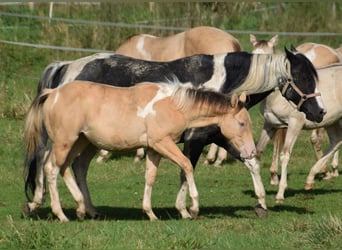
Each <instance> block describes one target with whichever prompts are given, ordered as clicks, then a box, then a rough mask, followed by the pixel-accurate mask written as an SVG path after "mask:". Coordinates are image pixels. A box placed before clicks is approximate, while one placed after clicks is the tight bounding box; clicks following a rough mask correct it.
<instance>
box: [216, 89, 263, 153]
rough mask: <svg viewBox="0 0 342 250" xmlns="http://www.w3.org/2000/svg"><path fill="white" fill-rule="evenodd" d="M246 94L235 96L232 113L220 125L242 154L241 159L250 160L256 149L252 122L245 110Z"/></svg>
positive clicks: (231, 104)
mask: <svg viewBox="0 0 342 250" xmlns="http://www.w3.org/2000/svg"><path fill="white" fill-rule="evenodd" d="M245 103H246V94H245V93H242V94H241V95H240V96H239V97H238V96H237V95H235V94H234V95H233V96H232V98H231V100H230V106H231V112H229V113H227V114H226V115H224V116H223V119H222V120H221V122H220V123H219V124H218V125H219V127H220V129H221V133H222V134H223V135H224V136H225V137H226V138H227V139H228V140H229V141H230V143H231V144H232V145H233V146H234V147H235V148H236V149H237V150H238V151H239V152H240V157H241V158H243V159H250V158H252V157H253V156H254V155H255V152H256V149H255V144H254V140H253V133H252V122H251V119H250V116H249V113H248V111H247V109H246V108H245Z"/></svg>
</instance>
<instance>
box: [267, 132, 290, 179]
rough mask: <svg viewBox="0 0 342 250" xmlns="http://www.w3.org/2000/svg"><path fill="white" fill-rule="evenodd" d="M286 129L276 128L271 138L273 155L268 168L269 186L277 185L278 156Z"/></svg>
mask: <svg viewBox="0 0 342 250" xmlns="http://www.w3.org/2000/svg"><path fill="white" fill-rule="evenodd" d="M286 132H287V128H278V129H277V130H276V132H275V135H274V136H273V155H272V164H271V167H270V173H271V182H270V183H271V185H278V184H279V178H278V167H279V154H280V151H281V149H282V147H283V146H284V141H285V136H286Z"/></svg>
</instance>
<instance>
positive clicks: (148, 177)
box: [143, 149, 161, 221]
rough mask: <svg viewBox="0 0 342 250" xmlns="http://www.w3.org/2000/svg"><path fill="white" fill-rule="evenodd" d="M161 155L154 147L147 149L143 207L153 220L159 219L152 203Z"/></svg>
mask: <svg viewBox="0 0 342 250" xmlns="http://www.w3.org/2000/svg"><path fill="white" fill-rule="evenodd" d="M160 159H161V155H160V154H158V153H157V152H156V151H154V150H152V149H148V150H147V154H146V172H145V190H144V198H143V209H144V211H145V213H146V214H147V216H148V217H149V218H150V220H151V221H155V220H158V218H157V216H156V215H155V214H154V213H153V210H152V205H151V196H152V186H153V184H154V182H155V180H156V176H157V168H158V165H159V162H160Z"/></svg>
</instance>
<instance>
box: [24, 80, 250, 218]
mask: <svg viewBox="0 0 342 250" xmlns="http://www.w3.org/2000/svg"><path fill="white" fill-rule="evenodd" d="M245 102H246V95H245V94H244V93H243V94H241V96H240V97H239V98H238V97H237V96H236V95H233V96H232V97H231V98H228V97H227V96H225V95H224V94H222V93H219V92H216V91H212V90H206V89H205V88H199V89H192V88H189V87H184V86H180V85H176V84H175V85H170V84H158V85H157V84H154V83H147V82H145V83H140V84H137V85H135V86H132V87H128V88H125V87H114V86H109V85H103V84H96V83H93V82H86V81H74V82H71V83H69V84H65V85H61V86H59V87H58V88H55V89H44V90H43V91H42V92H41V94H40V95H39V96H38V97H37V98H36V99H35V100H34V101H33V103H32V105H31V108H30V110H29V112H28V115H27V120H26V124H25V132H24V133H25V135H24V138H25V139H24V141H25V145H26V147H25V148H26V150H25V152H26V155H27V158H31V157H32V155H33V154H34V152H35V151H36V149H37V147H38V146H39V145H40V144H41V143H42V140H43V139H42V138H41V135H42V134H41V131H42V127H43V124H44V126H45V128H46V131H47V133H48V136H49V138H50V140H51V144H52V146H51V149H50V151H49V154H48V157H47V160H46V163H45V165H44V172H45V175H46V178H47V182H48V187H49V191H50V199H51V208H52V211H53V213H54V214H55V215H56V216H57V217H58V219H59V220H60V221H68V218H67V217H66V216H65V214H64V213H63V210H62V208H61V204H60V201H59V194H58V189H57V176H58V174H59V173H61V175H62V176H63V179H64V182H65V184H66V186H67V187H68V189H69V191H70V192H71V194H72V196H73V198H74V199H75V201H76V202H77V204H78V207H77V210H76V211H77V216H78V218H79V219H81V220H83V219H84V216H85V214H86V208H85V204H84V199H83V195H82V193H81V191H80V190H79V188H78V186H77V183H76V182H75V180H74V179H73V177H72V175H71V173H70V171H69V170H67V168H68V166H69V165H70V164H71V163H72V162H73V160H74V159H75V158H76V156H77V155H79V154H81V153H82V152H87V154H90V155H93V156H94V154H95V152H96V149H97V148H105V149H106V150H110V151H124V150H132V149H136V148H137V147H147V148H148V150H147V157H146V173H145V189H144V198H143V205H142V206H143V210H144V211H145V212H146V214H147V215H148V217H149V219H150V220H151V221H153V220H157V219H158V218H157V216H156V215H155V214H154V212H153V210H152V206H151V194H152V187H153V184H154V182H155V178H156V175H157V167H158V165H159V162H160V159H161V157H162V156H165V157H167V158H169V159H170V160H172V161H173V162H175V163H176V164H178V165H179V166H180V168H181V169H182V170H183V171H184V172H185V176H186V179H187V182H188V183H189V190H190V197H191V200H192V206H191V208H190V212H191V218H196V217H197V214H198V211H199V201H198V191H197V187H196V185H195V180H194V176H193V168H192V165H191V162H190V160H189V159H188V158H187V157H186V156H185V155H184V154H182V152H181V151H180V149H179V148H178V146H177V145H176V142H178V141H179V140H180V137H181V135H182V133H183V132H184V131H185V130H186V129H188V128H196V127H203V126H208V125H217V126H218V127H219V128H220V131H221V132H222V134H223V135H224V136H225V137H226V138H227V139H228V140H229V141H230V143H231V144H232V145H233V147H234V148H235V149H236V150H237V151H239V152H240V157H241V158H247V159H250V158H252V157H253V155H254V154H255V150H256V149H255V145H254V141H253V134H252V127H251V120H250V117H249V113H248V111H247V109H246V108H245V107H244V105H245ZM91 151H93V153H92V152H91ZM85 167H86V168H88V166H85ZM30 171H33V169H30ZM38 172H39V171H37V169H35V170H34V173H38ZM36 208H38V207H36ZM36 208H35V209H36ZM179 212H180V213H184V211H179Z"/></svg>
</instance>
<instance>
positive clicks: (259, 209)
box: [254, 204, 268, 219]
mask: <svg viewBox="0 0 342 250" xmlns="http://www.w3.org/2000/svg"><path fill="white" fill-rule="evenodd" d="M254 211H255V213H256V215H257V216H258V217H259V218H263V219H264V218H267V217H268V211H267V209H265V208H263V207H262V206H261V205H260V204H258V205H257V206H256V207H255V208H254Z"/></svg>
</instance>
